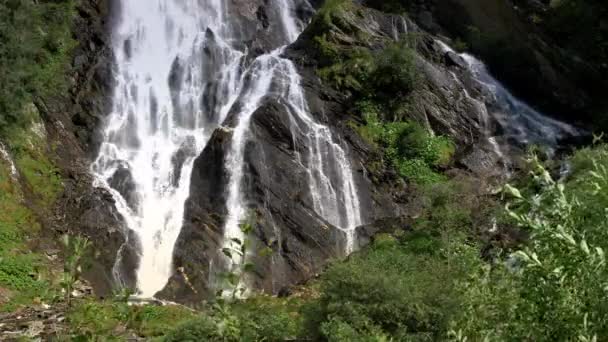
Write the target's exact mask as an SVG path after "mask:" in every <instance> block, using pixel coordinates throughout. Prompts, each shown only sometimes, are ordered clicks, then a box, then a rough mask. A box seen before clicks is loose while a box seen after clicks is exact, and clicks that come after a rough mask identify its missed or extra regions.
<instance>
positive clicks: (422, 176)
mask: <svg viewBox="0 0 608 342" xmlns="http://www.w3.org/2000/svg"><path fill="white" fill-rule="evenodd" d="M359 108H360V109H361V110H362V111H363V113H364V114H363V115H364V117H365V121H366V124H365V125H360V126H356V129H357V131H358V132H359V134H360V135H361V136H362V137H363V138H364V139H365V140H366V141H368V142H369V143H370V144H372V145H374V146H376V147H378V148H380V149H382V150H383V151H384V154H385V156H386V159H388V161H390V162H391V164H392V166H393V167H394V168H395V169H396V170H397V171H398V172H399V174H400V175H401V176H402V177H404V178H406V179H408V180H410V181H412V182H414V183H418V184H431V183H436V182H440V181H443V180H445V177H444V176H443V175H441V174H440V173H438V172H437V171H436V169H439V168H445V167H447V166H449V164H450V163H451V161H452V157H453V155H454V152H455V146H454V143H452V141H451V140H450V139H449V138H447V137H442V136H439V137H437V136H433V135H431V134H429V133H428V132H427V131H426V130H425V129H424V128H422V126H420V125H419V124H417V123H415V122H407V121H402V122H387V123H385V122H382V121H380V120H379V119H378V117H379V116H378V112H379V111H380V108H379V106H377V105H374V104H373V102H368V101H364V102H361V103H359Z"/></svg>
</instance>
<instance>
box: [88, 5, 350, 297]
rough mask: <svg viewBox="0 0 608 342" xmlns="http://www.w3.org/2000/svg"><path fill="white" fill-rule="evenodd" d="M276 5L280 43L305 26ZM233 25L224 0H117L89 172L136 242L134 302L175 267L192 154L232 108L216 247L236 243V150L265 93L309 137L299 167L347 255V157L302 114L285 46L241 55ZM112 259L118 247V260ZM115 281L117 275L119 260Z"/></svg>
mask: <svg viewBox="0 0 608 342" xmlns="http://www.w3.org/2000/svg"><path fill="white" fill-rule="evenodd" d="M276 1H277V3H276V4H274V5H276V6H277V8H278V9H279V11H278V13H279V16H280V17H279V18H271V20H275V21H277V22H280V23H281V26H282V29H283V35H284V41H283V42H282V44H289V43H291V42H293V41H294V40H295V39H296V38H297V36H298V34H299V33H300V31H301V29H302V26H303V25H302V24H301V23H299V22H298V20H297V19H296V18H295V14H294V12H295V8H296V2H297V1H298V0H293V1H295V2H292V1H284V0H276ZM302 1H306V0H302ZM233 26H234V23H233V20H232V17H231V16H230V15H229V11H228V5H227V4H226V3H225V2H224V1H221V0H209V1H198V0H184V1H171V0H124V1H122V2H121V16H120V20H118V21H117V23H116V26H115V27H114V28H113V43H112V44H113V50H114V54H115V56H116V75H115V78H116V85H115V89H114V94H113V107H112V112H111V113H110V114H109V115H108V117H107V121H106V126H105V129H104V131H103V142H102V144H101V146H100V150H99V154H98V157H97V158H96V160H95V161H94V163H93V164H92V167H91V168H92V172H93V173H94V175H95V176H96V179H97V185H98V186H102V187H105V188H107V189H108V190H109V191H110V192H111V194H112V195H113V197H114V199H115V202H116V207H117V210H118V211H119V213H120V214H121V215H122V216H123V217H124V219H125V222H126V224H127V226H128V228H129V229H130V230H131V231H132V232H133V233H134V234H133V235H134V236H135V237H136V238H137V241H129V243H130V244H131V245H134V246H135V247H136V249H137V253H138V258H139V264H138V269H137V271H136V278H137V284H136V286H137V289H138V294H139V295H140V296H142V297H152V296H154V295H155V294H156V293H157V292H158V291H160V290H161V289H162V288H163V287H164V286H165V285H166V283H167V281H168V279H169V277H170V276H171V275H172V273H173V249H174V245H175V242H176V240H177V238H178V236H179V233H180V231H181V228H182V225H183V217H184V204H185V201H186V200H187V199H188V196H189V193H190V177H191V173H192V168H193V163H194V160H195V158H196V157H197V156H198V155H199V154H200V152H201V151H202V150H203V149H204V147H205V145H206V144H207V142H208V140H209V138H210V136H211V134H212V132H213V131H214V130H215V129H216V128H218V127H219V126H221V125H222V124H224V121H226V119H227V116H228V114H229V113H234V112H236V114H233V115H235V117H236V120H237V121H236V126H235V127H234V128H233V130H232V132H233V134H232V141H231V148H230V151H229V152H228V153H229V155H228V156H226V161H227V165H225V167H226V170H227V171H228V172H229V175H230V184H229V187H228V196H227V197H228V199H227V203H226V207H227V209H228V216H227V218H226V220H225V227H224V240H225V241H224V246H225V247H230V245H231V243H232V241H234V240H233V239H235V238H241V239H242V238H243V237H242V232H241V230H240V227H239V224H240V222H241V220H243V219H245V218H246V216H247V203H246V201H245V200H244V198H245V197H244V194H243V189H242V184H241V183H242V180H243V172H244V171H243V163H244V161H243V153H244V146H245V144H246V142H247V140H248V139H249V138H250V137H249V124H250V118H251V115H252V114H253V113H254V112H255V110H256V109H257V108H258V107H259V106H260V105H261V104H262V103H263V101H265V100H267V99H269V98H275V99H277V100H279V102H280V103H284V104H285V107H286V109H287V112H288V113H289V115H290V116H291V117H292V122H293V123H294V125H293V134H301V135H303V136H304V137H306V140H305V141H306V142H307V143H308V144H309V146H308V147H307V148H308V150H309V153H308V154H307V155H306V156H303V157H301V162H302V163H303V164H302V165H303V166H304V167H306V169H307V170H308V173H309V182H310V193H311V197H312V199H313V204H314V210H315V211H316V212H317V214H318V215H319V216H320V217H322V218H323V219H325V220H326V221H327V222H329V223H331V224H332V225H334V226H336V227H337V228H339V229H341V230H343V231H344V236H345V247H344V249H345V253H349V252H351V251H352V250H353V249H354V231H355V228H356V227H357V226H358V225H360V224H361V214H360V212H359V200H358V198H357V190H356V186H355V182H354V180H353V174H352V169H351V167H350V162H349V157H348V152H347V151H345V150H344V149H343V148H342V147H341V144H340V143H339V141H337V140H336V139H335V138H334V137H333V136H332V133H331V131H330V130H329V128H328V127H326V126H324V125H322V124H321V123H318V122H317V121H316V120H315V119H314V118H313V117H312V115H311V114H310V112H309V110H308V106H307V104H306V100H305V96H304V94H303V90H302V87H301V85H300V78H299V75H298V73H297V70H296V68H295V66H294V65H293V63H292V62H291V61H289V60H288V59H285V58H282V57H281V53H282V51H283V48H282V47H277V48H276V49H275V50H274V51H272V52H270V53H266V54H263V55H260V56H258V57H256V58H255V59H253V60H252V61H249V60H248V58H247V57H248V51H247V49H246V48H244V47H242V44H241V43H242V42H239V41H238V39H239V33H238V31H239V30H238V28H235V27H233ZM330 174H332V175H334V176H333V177H332V176H330ZM337 180H339V181H337ZM123 247H124V246H123ZM121 251H122V248H121ZM218 252H219V253H221V252H220V251H218ZM121 257H122V255H121V252H119V255H118V256H117V265H118V263H119V262H120V260H121ZM115 278H116V279H117V281H119V282H120V281H121V278H122V275H121V274H120V271H119V267H115Z"/></svg>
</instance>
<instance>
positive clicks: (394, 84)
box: [370, 41, 419, 101]
mask: <svg viewBox="0 0 608 342" xmlns="http://www.w3.org/2000/svg"><path fill="white" fill-rule="evenodd" d="M374 61H375V65H374V68H373V71H372V73H371V76H370V78H371V86H372V87H373V93H374V95H375V96H376V97H379V99H381V100H385V101H386V100H389V101H394V99H395V97H396V96H397V97H401V96H406V95H407V94H409V93H410V92H412V91H413V90H414V89H415V87H416V84H417V81H418V78H419V74H418V69H417V66H416V58H415V54H414V50H413V49H412V48H411V47H410V45H409V43H407V42H405V41H400V42H397V43H393V44H391V45H389V46H387V47H386V48H385V49H384V50H382V51H381V52H380V53H378V54H376V55H375V56H374Z"/></svg>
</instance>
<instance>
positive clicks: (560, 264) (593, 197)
mask: <svg viewBox="0 0 608 342" xmlns="http://www.w3.org/2000/svg"><path fill="white" fill-rule="evenodd" d="M586 158H592V159H591V160H590V164H591V165H592V166H591V168H590V169H589V170H588V171H586V172H583V171H582V170H579V171H578V172H575V173H574V174H573V175H572V176H571V177H570V178H568V179H567V180H564V181H557V182H556V181H554V180H553V179H552V178H551V176H550V175H549V173H548V172H547V171H546V170H545V169H544V168H543V166H542V165H541V164H540V163H539V162H538V160H537V159H535V158H532V159H531V160H530V162H531V163H532V164H533V166H532V167H531V169H532V170H534V171H533V179H534V182H535V183H537V184H538V187H537V188H536V189H537V190H534V191H530V190H524V191H519V190H517V189H515V188H513V187H507V188H506V190H507V191H506V195H508V196H509V197H510V198H511V203H510V205H509V207H508V208H511V209H509V210H508V212H509V215H510V216H511V217H512V219H513V223H514V224H517V225H518V226H519V227H520V228H521V229H524V230H526V231H528V232H529V234H530V235H531V238H530V240H529V241H528V243H527V244H526V245H525V246H523V247H522V249H521V250H520V251H518V252H516V253H515V254H513V255H512V256H511V257H510V259H509V261H510V262H509V264H510V265H515V266H516V267H515V268H513V267H511V268H509V267H504V266H503V267H498V268H497V270H496V271H495V272H493V274H487V273H486V274H485V275H484V274H482V275H481V276H480V277H479V278H478V279H476V280H474V281H473V282H471V283H468V284H466V285H464V286H463V288H464V289H465V292H466V296H467V297H468V305H467V306H466V308H467V310H465V311H463V315H462V317H461V318H460V319H459V320H458V321H457V323H456V324H455V326H456V327H457V329H458V330H459V335H462V336H467V337H469V338H472V339H473V340H477V339H484V338H489V339H492V340H513V341H522V340H528V341H531V340H536V341H539V340H551V341H568V340H579V341H595V340H597V339H602V338H604V337H605V336H608V310H607V308H608V301H607V300H606V296H605V291H606V286H608V283H607V282H606V279H608V267H607V265H606V260H605V252H604V251H605V250H606V249H607V248H608V243H607V241H608V221H607V220H606V212H605V208H606V207H608V190H607V189H608V171H607V170H608V168H607V167H608V165H607V164H606V161H608V148H607V147H606V146H601V147H597V148H596V149H595V150H594V151H593V153H590V151H589V150H585V151H583V152H581V153H577V154H576V156H575V157H574V158H573V160H575V161H576V164H578V165H581V162H582V161H583V160H585V159H586ZM583 165H588V164H587V163H583ZM587 167H588V166H585V168H587ZM531 189H535V188H531ZM473 317H475V318H477V319H475V320H473V319H471V318H473ZM556 322H559V324H556Z"/></svg>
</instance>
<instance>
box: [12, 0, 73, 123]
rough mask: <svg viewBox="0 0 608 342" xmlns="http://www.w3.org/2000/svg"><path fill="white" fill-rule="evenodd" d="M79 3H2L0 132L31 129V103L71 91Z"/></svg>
mask: <svg viewBox="0 0 608 342" xmlns="http://www.w3.org/2000/svg"><path fill="white" fill-rule="evenodd" d="M74 7H75V2H74V1H73V0H55V1H33V0H7V1H2V2H1V3H0V41H1V42H2V44H0V132H4V131H5V130H6V127H7V126H8V125H14V124H17V125H20V126H23V125H27V123H28V121H27V119H28V118H27V117H24V116H22V115H21V110H22V108H23V107H24V106H25V104H26V103H28V102H30V101H32V100H34V99H35V98H38V97H40V96H48V95H54V94H61V93H64V92H66V91H67V89H68V82H67V73H66V72H65V70H66V68H67V67H68V65H69V58H70V51H71V50H72V48H73V47H74V46H75V41H74V40H73V39H72V36H71V25H72V18H73V16H74V12H75V10H74Z"/></svg>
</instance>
